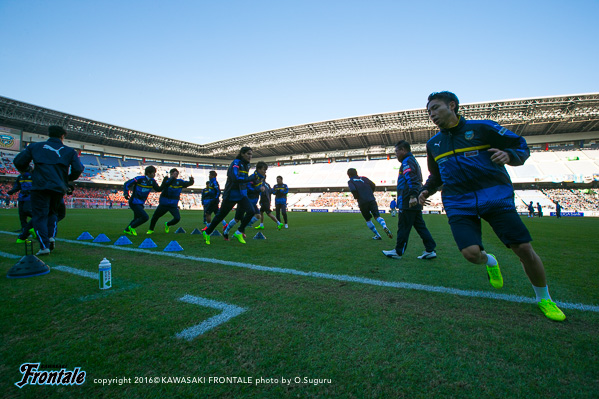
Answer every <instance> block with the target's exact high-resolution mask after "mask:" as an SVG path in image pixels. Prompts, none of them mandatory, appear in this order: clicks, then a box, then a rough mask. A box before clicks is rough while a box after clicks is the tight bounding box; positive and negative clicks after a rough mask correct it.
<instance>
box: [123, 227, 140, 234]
mask: <svg viewBox="0 0 599 399" xmlns="http://www.w3.org/2000/svg"><path fill="white" fill-rule="evenodd" d="M124 233H125V234H129V235H130V236H137V231H135V229H134V228H133V227H131V226H127V228H126V229H125V230H124Z"/></svg>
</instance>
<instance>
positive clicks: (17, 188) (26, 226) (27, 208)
mask: <svg viewBox="0 0 599 399" xmlns="http://www.w3.org/2000/svg"><path fill="white" fill-rule="evenodd" d="M32 183H33V177H32V176H31V167H29V168H28V169H27V170H26V171H24V172H23V173H21V174H20V175H19V176H18V177H17V181H15V184H14V185H13V186H12V189H10V190H9V191H7V192H6V194H8V195H13V194H15V193H19V198H18V206H19V221H20V222H21V234H19V236H18V237H17V244H21V243H24V242H25V240H26V239H27V237H29V234H32V235H33V238H37V236H36V234H35V230H34V229H33V221H32V220H33V219H30V220H29V221H27V218H32V217H33V214H32V213H31V186H32Z"/></svg>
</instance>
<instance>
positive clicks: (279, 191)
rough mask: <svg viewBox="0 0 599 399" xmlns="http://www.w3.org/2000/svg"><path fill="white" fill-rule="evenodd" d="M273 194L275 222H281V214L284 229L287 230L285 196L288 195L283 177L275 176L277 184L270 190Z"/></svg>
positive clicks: (287, 188)
mask: <svg viewBox="0 0 599 399" xmlns="http://www.w3.org/2000/svg"><path fill="white" fill-rule="evenodd" d="M272 191H273V193H274V194H275V210H276V211H277V220H279V221H280V220H281V213H282V214H283V221H284V222H285V228H286V229H287V228H289V225H288V224H287V194H289V187H287V184H284V183H283V177H281V176H277V184H275V185H274V187H273V188H272Z"/></svg>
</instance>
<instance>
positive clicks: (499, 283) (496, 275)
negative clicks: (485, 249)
mask: <svg viewBox="0 0 599 399" xmlns="http://www.w3.org/2000/svg"><path fill="white" fill-rule="evenodd" d="M487 255H489V256H492V257H493V259H495V261H497V258H496V257H495V256H494V255H491V254H487ZM487 275H488V277H489V282H490V283H491V285H492V286H493V287H495V288H501V287H503V277H501V270H499V262H497V265H495V266H489V265H487Z"/></svg>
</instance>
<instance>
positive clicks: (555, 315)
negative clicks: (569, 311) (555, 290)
mask: <svg viewBox="0 0 599 399" xmlns="http://www.w3.org/2000/svg"><path fill="white" fill-rule="evenodd" d="M538 305H539V308H540V309H541V312H543V314H544V315H545V316H547V318H548V319H550V320H554V321H564V320H566V315H565V314H564V312H562V311H561V310H560V308H558V307H557V305H556V304H555V302H552V301H550V300H548V299H541V301H540V302H539V303H538Z"/></svg>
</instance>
